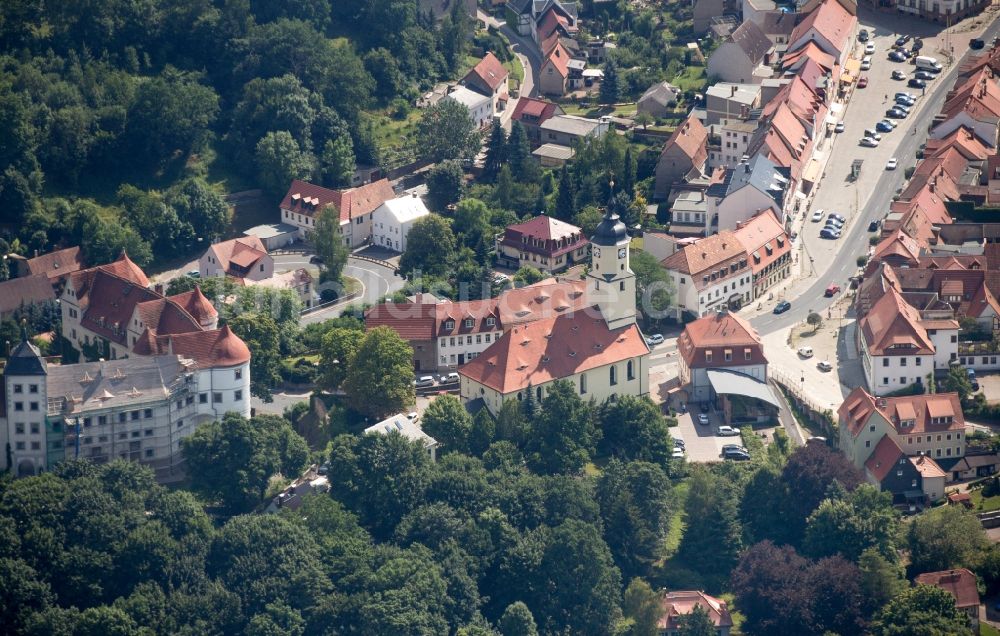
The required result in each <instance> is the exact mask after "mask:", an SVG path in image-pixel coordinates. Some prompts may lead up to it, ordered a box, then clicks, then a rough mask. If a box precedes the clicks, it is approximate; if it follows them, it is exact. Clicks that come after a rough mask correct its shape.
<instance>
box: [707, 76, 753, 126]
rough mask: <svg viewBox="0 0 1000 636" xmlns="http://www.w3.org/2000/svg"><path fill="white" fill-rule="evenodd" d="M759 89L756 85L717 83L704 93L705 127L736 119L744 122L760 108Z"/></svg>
mask: <svg viewBox="0 0 1000 636" xmlns="http://www.w3.org/2000/svg"><path fill="white" fill-rule="evenodd" d="M761 103H762V102H761V87H760V86H759V85H756V84H732V83H729V82H719V83H717V84H713V85H712V86H709V87H708V90H706V91H705V122H704V123H705V125H706V126H709V125H711V124H718V123H719V122H723V121H728V120H730V119H736V120H739V121H744V120H746V119H748V118H749V117H750V114H751V112H752V111H753V110H754V109H756V108H760V107H761Z"/></svg>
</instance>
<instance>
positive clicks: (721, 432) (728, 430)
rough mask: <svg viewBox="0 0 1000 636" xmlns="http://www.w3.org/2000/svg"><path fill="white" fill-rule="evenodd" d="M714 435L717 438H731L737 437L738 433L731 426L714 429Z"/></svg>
mask: <svg viewBox="0 0 1000 636" xmlns="http://www.w3.org/2000/svg"><path fill="white" fill-rule="evenodd" d="M715 434H716V435H718V436H719V437H733V436H734V435H739V434H740V432H739V431H738V430H736V429H735V428H733V427H732V426H725V425H723V426H720V427H719V428H717V429H715Z"/></svg>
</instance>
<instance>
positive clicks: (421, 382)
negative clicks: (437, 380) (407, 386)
mask: <svg viewBox="0 0 1000 636" xmlns="http://www.w3.org/2000/svg"><path fill="white" fill-rule="evenodd" d="M413 386H415V387H417V388H418V389H421V388H425V387H428V386H434V378H433V377H432V376H429V375H422V376H420V377H419V378H417V379H416V380H414V381H413Z"/></svg>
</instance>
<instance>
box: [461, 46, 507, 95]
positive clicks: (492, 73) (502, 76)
mask: <svg viewBox="0 0 1000 636" xmlns="http://www.w3.org/2000/svg"><path fill="white" fill-rule="evenodd" d="M507 75H508V73H507V69H505V68H504V67H503V63H502V62H501V61H500V60H499V59H497V56H496V55H493V52H492V51H490V52H487V53H486V55H484V56H483V59H481V60H479V63H478V64H476V65H475V66H473V67H472V70H470V71H469V72H468V73H466V75H465V80H466V81H469V80H470V79H478V80H479V81H480V82H482V83H483V84H485V85H486V86H488V87H489V89H490V90H491V91H494V90H496V88H497V87H498V86H501V85H502V84H503V83H504V82H506V81H507Z"/></svg>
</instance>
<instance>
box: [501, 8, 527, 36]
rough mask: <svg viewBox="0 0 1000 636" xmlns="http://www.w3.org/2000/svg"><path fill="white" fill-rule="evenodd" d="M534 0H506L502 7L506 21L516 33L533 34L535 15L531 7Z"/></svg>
mask: <svg viewBox="0 0 1000 636" xmlns="http://www.w3.org/2000/svg"><path fill="white" fill-rule="evenodd" d="M534 4H535V0H507V5H506V6H505V7H504V13H505V15H506V22H507V24H508V25H510V27H511V28H512V29H514V30H515V31H516V32H517V34H518V35H527V36H533V34H534V27H535V16H534V15H533V14H532V8H533V6H534Z"/></svg>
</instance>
